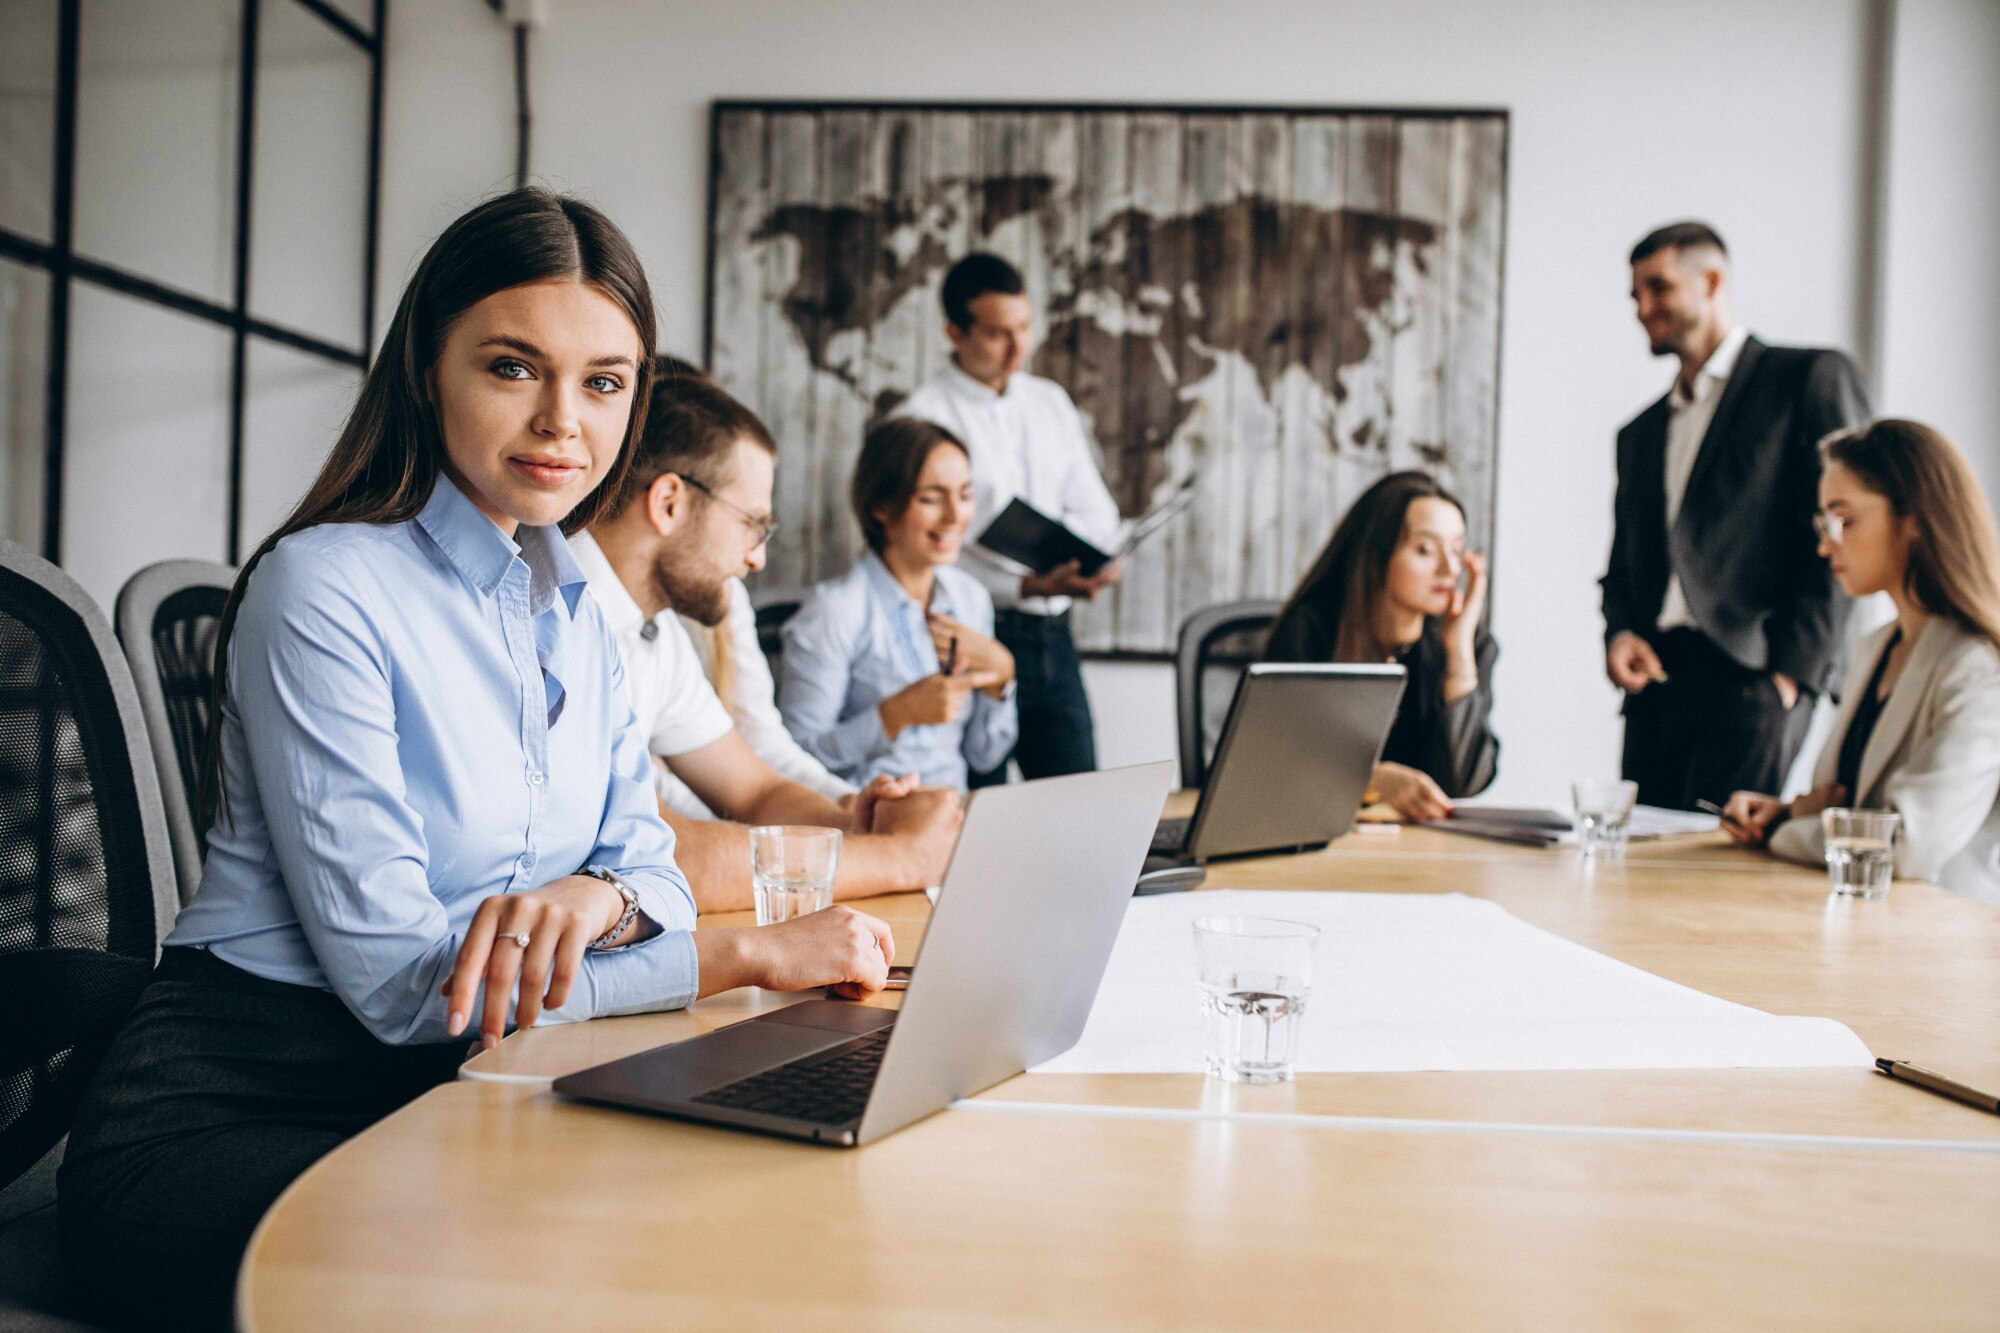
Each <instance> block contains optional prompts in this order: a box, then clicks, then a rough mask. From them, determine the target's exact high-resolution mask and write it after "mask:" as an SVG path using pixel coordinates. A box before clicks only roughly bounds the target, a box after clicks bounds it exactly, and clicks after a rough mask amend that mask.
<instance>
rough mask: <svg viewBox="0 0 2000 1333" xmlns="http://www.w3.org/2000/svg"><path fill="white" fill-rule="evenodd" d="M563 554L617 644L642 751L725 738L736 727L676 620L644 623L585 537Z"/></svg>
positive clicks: (681, 750)
mask: <svg viewBox="0 0 2000 1333" xmlns="http://www.w3.org/2000/svg"><path fill="white" fill-rule="evenodd" d="M569 549H570V553H571V554H572V555H573V556H575V558H576V563H577V564H578V565H579V566H581V567H582V569H583V574H584V577H585V578H586V579H588V580H589V582H590V595H591V596H592V597H595V598H596V599H597V604H598V606H599V607H601V608H602V609H603V612H604V620H605V623H606V624H608V625H610V626H611V632H612V635H613V636H614V637H615V638H616V639H617V640H618V651H619V653H620V654H621V655H622V656H623V657H624V659H625V692H626V696H627V697H628V698H629V699H630V700H631V702H632V712H633V715H634V716H636V717H637V718H638V719H639V730H640V732H641V733H642V734H643V735H644V736H645V737H646V748H647V750H649V751H650V752H652V754H653V755H655V756H656V757H658V758H661V759H670V758H672V757H673V756H674V755H677V754H686V753H688V751H690V750H699V749H700V748H701V747H702V746H704V745H710V744H713V743H714V742H716V741H719V740H721V739H722V738H723V737H724V736H726V735H728V734H729V729H730V727H731V726H733V725H734V724H733V723H732V722H731V721H730V720H729V710H728V709H726V708H724V707H723V706H722V700H720V699H718V698H716V697H715V689H714V687H713V686H711V685H710V684H709V683H708V677H707V676H705V675H703V674H702V670H701V659H700V658H699V657H697V656H696V655H695V650H694V644H693V643H692V642H691V641H690V640H689V639H688V633H687V631H686V630H685V629H683V628H681V622H680V618H679V617H678V616H676V615H675V614H674V613H673V612H672V611H662V612H660V613H659V614H658V615H656V616H654V617H652V618H651V619H650V620H649V619H648V618H647V617H646V613H645V612H644V611H642V610H640V608H639V604H638V603H637V602H636V601H634V600H633V599H632V594H631V593H630V592H627V591H626V589H625V584H624V583H623V582H622V581H620V579H619V577H618V572H617V571H616V570H614V569H612V568H611V562H610V561H609V560H607V559H605V558H604V551H603V549H602V548H601V547H599V546H598V544H597V541H596V539H595V538H593V537H592V536H591V535H590V534H589V533H588V532H579V533H577V534H576V535H575V536H574V537H571V538H570V539H569ZM649 631H650V632H649ZM655 767H656V768H657V765H656V766H655Z"/></svg>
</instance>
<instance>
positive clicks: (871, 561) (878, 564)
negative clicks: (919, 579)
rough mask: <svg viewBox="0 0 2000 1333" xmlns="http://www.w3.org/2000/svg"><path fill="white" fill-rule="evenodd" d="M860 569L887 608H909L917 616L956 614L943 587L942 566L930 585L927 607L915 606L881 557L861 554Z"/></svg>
mask: <svg viewBox="0 0 2000 1333" xmlns="http://www.w3.org/2000/svg"><path fill="white" fill-rule="evenodd" d="M861 568H862V572H863V575H864V576H865V577H866V578H867V580H868V586H869V588H870V589H872V590H873V592H874V594H875V596H876V598H877V599H878V600H879V601H882V602H885V603H887V604H888V605H889V606H893V607H904V606H907V607H911V608H913V609H914V610H915V611H916V613H917V614H918V615H923V614H924V613H925V612H926V611H927V610H929V611H937V612H940V613H942V614H944V615H948V616H956V615H957V614H958V612H957V611H956V610H955V609H954V608H953V607H952V604H951V593H950V591H949V590H948V589H947V588H946V586H945V578H944V568H943V566H940V567H939V568H938V570H937V571H936V578H935V579H934V580H933V581H932V583H931V604H930V606H929V607H921V606H918V605H917V599H916V598H914V597H912V596H910V594H909V590H908V589H906V588H904V587H903V585H902V584H900V583H898V582H896V576H895V575H894V574H891V573H890V572H889V566H887V565H885V564H883V563H882V557H881V556H879V555H877V554H875V552H873V551H867V552H864V553H863V554H862V556H861Z"/></svg>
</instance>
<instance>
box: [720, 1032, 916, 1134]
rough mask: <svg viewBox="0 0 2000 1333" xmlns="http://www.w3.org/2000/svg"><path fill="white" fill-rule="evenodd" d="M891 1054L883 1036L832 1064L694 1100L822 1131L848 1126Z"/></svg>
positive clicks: (794, 1066) (792, 1070)
mask: <svg viewBox="0 0 2000 1333" xmlns="http://www.w3.org/2000/svg"><path fill="white" fill-rule="evenodd" d="M888 1049H889V1033H888V1031H887V1030H884V1031H882V1032H878V1033H876V1034H875V1035H874V1036H872V1037H866V1038H863V1039H862V1040H861V1042H860V1043H859V1044H857V1045H854V1046H849V1047H846V1048H844V1049H841V1050H839V1052H838V1054H836V1055H834V1056H833V1057H832V1058H831V1059H825V1060H821V1059H818V1057H814V1059H815V1060H816V1061H817V1063H810V1064H806V1063H800V1062H797V1061H794V1062H793V1063H791V1064H786V1065H779V1066H778V1067H777V1068H776V1069H767V1070H765V1071H764V1072H763V1073H761V1074H752V1075H751V1076H750V1077H749V1078H740V1079H738V1080H736V1082H734V1083H725V1084H724V1085H723V1086H721V1087H719V1088H715V1089H712V1090H710V1091H708V1092H704V1093H702V1094H701V1095H700V1096H698V1097H696V1098H694V1100H695V1101H698V1102H707V1103H708V1104H709V1105H711V1106H729V1107H734V1108H735V1109H737V1110H739V1111H758V1112H761V1113H762V1114H764V1115H781V1116H789V1117H790V1118H792V1119H794V1120H810V1121H812V1122H814V1123H815V1124H821V1125H845V1124H848V1123H849V1122H851V1121H854V1120H858V1119H860V1118H861V1112H862V1111H863V1110H864V1109H865V1108H866V1107H867V1105H868V1093H869V1091H870V1089H872V1088H873V1087H874V1086H875V1072H876V1071H877V1070H878V1069H880V1068H881V1067H882V1053H883V1052H884V1051H886V1050H888Z"/></svg>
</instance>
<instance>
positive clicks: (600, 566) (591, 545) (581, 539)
mask: <svg viewBox="0 0 2000 1333" xmlns="http://www.w3.org/2000/svg"><path fill="white" fill-rule="evenodd" d="M569 553H570V556H571V558H572V559H574V560H575V561H576V563H577V565H578V566H579V567H581V568H582V570H583V576H584V577H585V578H586V579H588V580H589V581H590V595H591V596H593V597H595V598H596V599H597V605H598V606H599V607H600V608H601V609H602V610H603V612H604V623H605V624H607V625H609V626H610V627H611V632H612V633H613V634H629V633H631V632H632V631H633V630H636V629H638V628H639V627H640V626H641V625H643V624H645V623H646V613H645V611H644V610H642V609H641V608H640V606H639V603H638V601H637V600H636V599H634V598H633V596H632V593H631V591H630V590H629V589H627V588H626V586H625V580H623V579H621V578H619V577H618V571H617V570H615V569H613V568H612V567H611V560H610V557H608V556H606V555H605V554H604V548H603V547H602V546H599V545H598V544H597V538H595V537H593V536H591V535H590V533H588V532H579V533H577V534H576V535H575V536H574V537H571V538H570V539H569ZM660 614H661V615H668V614H671V613H670V612H667V611H662V612H661V613H660Z"/></svg>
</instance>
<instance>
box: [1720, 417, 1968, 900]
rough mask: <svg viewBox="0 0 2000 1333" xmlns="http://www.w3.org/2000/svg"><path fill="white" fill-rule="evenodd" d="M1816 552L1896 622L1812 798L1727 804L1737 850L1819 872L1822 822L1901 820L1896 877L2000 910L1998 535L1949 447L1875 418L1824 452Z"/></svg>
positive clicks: (1840, 724) (1854, 699)
mask: <svg viewBox="0 0 2000 1333" xmlns="http://www.w3.org/2000/svg"><path fill="white" fill-rule="evenodd" d="M1820 456H1821V458H1822V460H1823V461H1824V464H1825V466H1824V469H1823V471H1822V472H1821V475H1820V483H1819V514H1818V516H1817V518H1816V520H1815V526H1816V527H1817V528H1818V530H1819V553H1820V555H1821V556H1823V557H1825V558H1826V560H1827V561H1828V562H1829V563H1830V564H1831V565H1832V567H1833V574H1834V577H1835V578H1837V579H1838V580H1839V581H1840V585H1841V587H1842V588H1844V589H1845V590H1846V591H1847V593H1848V595H1849V596H1852V597H1865V596H1867V595H1869V594H1870V593H1877V592H1883V593H1887V594H1888V595H1889V598H1890V600H1891V601H1892V602H1894V603H1895V606H1896V618H1895V620H1893V621H1892V622H1890V623H1889V624H1887V625H1885V626H1883V627H1882V628H1881V629H1880V630H1877V631H1876V632H1875V633H1874V634H1872V635H1870V636H1869V637H1868V638H1867V639H1865V640H1863V641H1862V644H1861V646H1860V649H1859V651H1858V652H1857V653H1856V654H1855V658H1854V662H1853V665H1852V666H1851V667H1850V668H1849V671H1848V676H1847V684H1846V687H1845V689H1844V691H1843V692H1842V695H1841V704H1840V713H1839V717H1838V720H1837V721H1836V722H1835V724H1834V728H1833V733H1832V735H1830V736H1829V737H1828V738H1827V742H1826V748H1825V749H1823V750H1822V751H1821V752H1820V756H1819V762H1818V764H1817V765H1816V766H1815V767H1814V769H1813V784H1814V785H1813V788H1812V790H1811V791H1809V792H1807V793H1806V794H1805V795H1803V796H1800V797H1798V798H1797V799H1796V800H1793V801H1790V802H1785V801H1780V800H1778V799H1777V798H1776V797H1775V796H1768V795H1763V794H1761V793H1757V792H1737V793H1736V794H1735V795H1734V796H1732V797H1731V798H1730V800H1729V805H1728V809H1727V817H1726V820H1725V823H1724V827H1725V828H1726V829H1727V830H1728V831H1729V833H1730V834H1731V836H1733V837H1734V838H1736V840H1737V841H1739V842H1746V843H1762V842H1766V841H1768V843H1769V845H1770V848H1771V850H1772V851H1774V852H1776V853H1777V854H1778V855H1780V856H1783V857H1786V858H1788V859H1791V860H1795V861H1803V862H1807V863H1811V864H1818V863H1819V862H1820V860H1821V859H1822V857H1823V854H1824V844H1823V841H1822V838H1821V833H1820V821H1819V812H1820V811H1821V810H1824V809H1826V808H1827V807H1828V806H1835V805H1846V806H1856V807H1863V808H1868V809H1881V810H1894V811H1896V812H1897V813H1899V814H1900V815H1901V816H1902V836H1901V840H1900V842H1899V843H1898V845H1897V848H1896V871H1897V873H1898V874H1900V875H1907V876H1911V877H1914V878H1918V879H1929V880H1935V881H1937V882H1939V883H1942V884H1944V885H1945V886H1946V887H1947V888H1953V889H1957V890H1959V891H1960V892H1962V893H1966V894H1968V895H1969V896H1971V897H1975V898H1979V899H1981V900H1983V901H1985V902H1989V903H1993V904H1996V905H2000V818H1996V816H1995V810H1994V802H1995V798H1996V796H1997V795H2000V535H1996V533H1995V528H1994V522H1993V510H1992V507H1991V505H1989V504H1988V502H1987V499H1986V495H1985V493H1984V492H1983V491H1982V490H1981V489H1980V486H1979V481H1978V479H1977V478H1976V477H1975V476H1974V475H1973V472H1972V469H1971V467H1970V466H1969V465H1968V464H1967V463H1966V461H1965V458H1964V456H1963V455H1962V454H1960V453H1959V451H1958V450H1957V449H1956V448H1954V447H1953V446H1952V444H1951V442H1950V441H1948V440H1946V439H1945V437H1944V436H1942V435H1940V434H1939V433H1938V432H1937V431H1935V430H1932V429H1931V428H1930V427H1928V426H1923V425H1919V424H1917V423H1916V422H1914V421H1895V420H1884V421H1875V422H1871V423H1869V424H1868V425H1866V426H1861V427H1857V428H1855V429H1853V430H1849V431H1842V432H1840V433H1838V434H1835V435H1831V436H1829V437H1827V439H1826V440H1825V441H1824V442H1823V443H1822V444H1821V445H1820Z"/></svg>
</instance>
